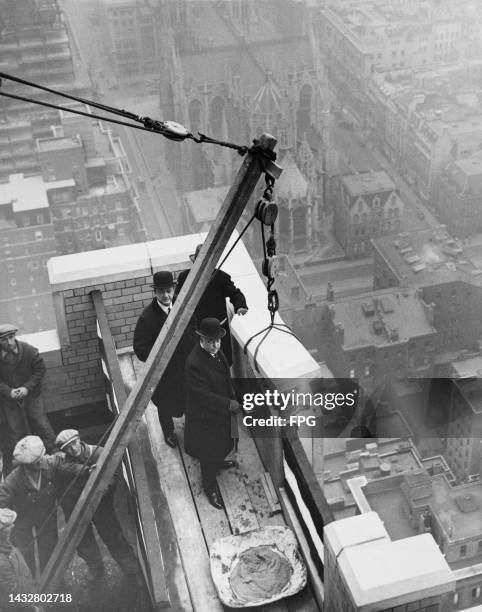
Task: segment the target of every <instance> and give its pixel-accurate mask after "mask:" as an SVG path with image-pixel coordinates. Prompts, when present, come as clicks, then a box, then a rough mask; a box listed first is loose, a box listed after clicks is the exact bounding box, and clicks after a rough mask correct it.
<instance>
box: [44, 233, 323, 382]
mask: <svg viewBox="0 0 482 612" xmlns="http://www.w3.org/2000/svg"><path fill="white" fill-rule="evenodd" d="M206 235H207V234H205V233H203V234H190V235H186V236H178V237H175V238H167V239H163V240H156V241H152V242H145V243H139V244H133V245H127V246H121V247H114V248H110V249H103V250H99V251H89V252H86V253H77V254H73V255H65V256H62V257H54V258H52V259H50V261H49V262H48V272H49V278H50V284H51V288H52V291H53V293H54V301H55V298H56V296H57V297H61V296H62V293H63V292H64V291H69V290H75V289H80V288H85V289H86V291H90V290H92V289H95V288H96V286H98V285H104V284H105V283H112V282H115V281H120V280H131V279H134V278H140V277H148V276H150V275H151V274H152V273H153V272H155V271H157V270H160V269H164V270H166V269H167V270H171V271H172V272H178V271H180V270H183V269H185V268H189V267H190V266H191V263H190V260H189V255H190V254H191V253H193V252H194V249H195V247H196V245H197V244H199V243H200V242H203V241H204V240H205V238H206ZM237 236H238V234H237V233H234V234H233V236H232V237H231V240H230V242H229V243H228V245H227V247H226V251H225V252H227V250H228V249H229V248H230V246H231V245H232V243H233V242H234V240H235V239H236V238H237ZM223 256H224V255H223ZM223 270H225V271H226V272H227V273H228V274H230V275H231V277H232V278H233V281H234V282H235V284H236V285H237V286H238V287H239V288H240V289H241V290H242V291H243V293H244V294H245V295H246V299H247V302H248V307H249V311H248V314H247V315H245V316H242V317H240V316H233V318H232V320H231V331H232V334H233V336H234V338H235V339H236V340H237V342H238V344H239V345H240V346H241V347H244V345H245V344H246V342H247V341H248V340H249V339H250V338H251V337H252V336H253V335H254V334H256V333H257V332H259V331H261V330H262V329H263V328H265V327H266V326H267V325H269V322H270V317H269V312H268V309H267V293H266V287H265V286H264V284H263V282H262V280H261V278H260V276H259V274H258V272H257V270H256V267H255V266H254V264H253V261H252V259H251V257H250V255H249V253H248V251H247V249H246V247H245V246H244V244H243V243H242V242H241V241H240V242H239V243H238V245H237V246H236V247H235V249H234V251H233V252H232V253H231V255H230V256H229V258H228V259H227V261H226V262H225V263H224V264H223ZM276 322H278V323H282V319H281V318H280V317H279V316H277V317H276ZM111 324H112V322H111ZM60 336H61V338H63V334H62V332H60ZM262 337H263V334H261V335H259V336H258V337H257V338H255V339H254V340H253V341H252V342H251V343H250V344H249V347H248V354H249V357H250V362H251V364H252V363H253V359H252V357H253V354H254V351H255V350H256V347H257V346H258V344H259V341H260V340H261V338H262ZM257 363H258V367H259V370H260V374H261V375H262V376H264V377H265V378H269V379H276V378H278V379H282V378H284V379H288V378H291V379H293V378H314V377H319V376H321V375H322V371H321V369H320V366H319V364H318V363H317V362H316V361H315V360H314V359H313V357H312V356H311V355H310V353H309V352H308V351H307V350H306V348H305V347H304V346H303V345H302V344H301V343H300V342H299V341H298V340H297V339H296V338H295V337H294V336H290V335H289V334H286V333H283V332H280V331H277V330H276V329H274V330H273V331H272V332H271V333H270V334H269V336H268V337H267V339H266V340H265V341H264V342H263V344H262V346H261V348H260V350H259V351H258V356H257ZM326 374H327V371H326V368H325V369H324V370H323V375H325V376H326Z"/></svg>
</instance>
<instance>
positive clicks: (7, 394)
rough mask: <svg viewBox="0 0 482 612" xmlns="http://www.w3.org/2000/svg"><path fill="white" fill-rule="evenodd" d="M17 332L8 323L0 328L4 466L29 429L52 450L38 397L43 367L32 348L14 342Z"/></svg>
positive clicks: (51, 437)
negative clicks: (5, 432) (5, 429)
mask: <svg viewBox="0 0 482 612" xmlns="http://www.w3.org/2000/svg"><path fill="white" fill-rule="evenodd" d="M17 331H18V329H17V328H16V327H15V325H11V324H10V323H4V324H3V325H0V412H1V415H2V418H3V420H4V421H5V422H6V424H7V426H8V433H9V443H10V444H9V446H10V448H9V449H8V451H7V458H6V459H7V463H8V462H9V460H10V456H11V452H12V451H13V448H14V446H15V444H16V443H17V442H18V441H19V440H20V438H22V437H23V436H25V435H26V434H28V433H29V429H30V427H31V428H32V429H33V430H34V431H35V433H37V434H38V435H39V436H40V437H41V438H42V440H43V441H44V444H45V446H46V448H47V450H48V451H51V450H53V449H54V448H55V434H54V431H53V429H52V426H51V425H50V423H49V420H48V418H47V416H46V415H45V412H44V409H43V405H42V402H41V399H40V397H39V396H40V386H41V382H42V379H43V377H44V375H45V364H44V361H43V359H42V357H41V356H40V355H39V352H38V350H37V349H36V348H35V347H34V346H32V345H30V344H28V343H27V342H22V341H20V340H17V338H16V337H15V334H16V333H17Z"/></svg>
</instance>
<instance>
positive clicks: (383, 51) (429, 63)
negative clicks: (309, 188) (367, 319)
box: [315, 0, 482, 236]
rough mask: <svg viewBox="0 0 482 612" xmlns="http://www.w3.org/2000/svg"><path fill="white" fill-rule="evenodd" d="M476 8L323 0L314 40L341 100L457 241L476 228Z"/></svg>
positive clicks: (479, 139) (481, 138) (480, 62)
mask: <svg viewBox="0 0 482 612" xmlns="http://www.w3.org/2000/svg"><path fill="white" fill-rule="evenodd" d="M479 13H480V12H479V11H478V9H477V6H476V4H473V5H470V4H468V5H466V4H465V3H456V2H450V1H445V2H424V3H423V4H420V3H416V2H407V3H391V2H385V1H377V0H366V1H363V2H351V1H349V0H347V1H342V2H327V3H325V5H324V7H323V8H322V9H318V10H315V14H316V15H317V28H318V29H317V32H318V36H317V42H318V44H319V48H320V50H321V52H322V54H323V56H324V58H325V62H326V71H327V75H328V76H329V78H330V82H331V84H332V86H333V87H334V88H335V90H336V92H337V97H338V101H339V102H338V104H340V105H343V106H344V107H346V109H347V110H348V111H349V112H350V113H351V116H352V117H353V118H354V121H355V123H356V125H357V130H358V131H359V134H360V137H361V138H362V139H364V140H371V141H372V142H373V143H374V144H375V145H376V146H377V147H378V148H379V149H380V150H382V151H383V152H384V153H385V154H386V156H387V157H388V158H389V159H390V160H391V161H393V162H394V164H395V165H396V166H397V169H399V172H400V173H401V175H402V176H403V177H404V178H405V179H406V180H407V182H408V183H409V184H411V185H412V186H413V187H414V188H415V190H416V191H417V192H418V194H419V196H420V197H421V198H422V200H424V201H425V202H427V203H430V204H431V205H433V206H434V207H435V208H437V209H438V210H439V212H440V216H441V219H442V221H443V222H446V223H448V224H449V226H450V229H451V231H452V232H453V233H454V235H456V236H466V235H469V234H471V233H474V232H478V231H480V230H481V228H482V224H481V221H480V218H479V216H478V214H477V205H476V198H477V196H478V195H479V194H480V188H479V186H478V184H477V176H478V177H480V166H479V161H480V160H479V155H480V153H479V152H480V148H481V146H482V132H481V129H480V128H481V125H482V124H481V115H480V99H481V93H482V92H481V84H482V81H481V74H482V73H481V68H482V45H481V40H480V27H478V24H480V14H479Z"/></svg>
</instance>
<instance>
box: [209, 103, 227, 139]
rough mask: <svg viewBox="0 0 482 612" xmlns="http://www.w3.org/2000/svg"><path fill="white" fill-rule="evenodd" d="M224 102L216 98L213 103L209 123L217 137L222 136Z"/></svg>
mask: <svg viewBox="0 0 482 612" xmlns="http://www.w3.org/2000/svg"><path fill="white" fill-rule="evenodd" d="M223 113H224V100H223V99H222V98H221V97H220V96H216V97H215V98H214V100H213V101H212V102H211V109H210V112H209V121H210V123H211V128H212V130H213V133H214V135H215V136H220V135H221V132H222V129H223Z"/></svg>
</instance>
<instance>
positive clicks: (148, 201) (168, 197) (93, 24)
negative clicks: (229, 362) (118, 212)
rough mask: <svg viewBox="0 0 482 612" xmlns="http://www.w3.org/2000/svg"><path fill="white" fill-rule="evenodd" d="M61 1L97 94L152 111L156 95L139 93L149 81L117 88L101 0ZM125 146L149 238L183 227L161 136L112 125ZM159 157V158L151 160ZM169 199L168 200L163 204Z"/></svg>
mask: <svg viewBox="0 0 482 612" xmlns="http://www.w3.org/2000/svg"><path fill="white" fill-rule="evenodd" d="M60 4H61V7H62V9H63V10H64V12H65V15H66V16H67V19H68V22H69V25H70V29H71V32H72V35H73V38H74V45H73V46H74V47H75V51H76V54H77V55H78V56H79V59H80V61H81V62H82V63H83V65H84V66H85V67H87V70H88V72H89V75H90V78H91V80H92V84H93V88H94V90H96V94H97V99H98V100H99V101H101V102H103V103H104V104H107V105H112V106H114V107H116V108H125V109H126V110H132V111H133V112H136V113H137V114H139V115H143V114H147V113H143V112H142V110H141V108H140V106H141V100H142V106H144V107H145V106H146V99H147V105H148V106H149V108H150V109H151V110H152V111H153V112H152V114H153V115H158V114H159V111H157V113H156V112H155V109H156V107H157V96H155V95H150V96H149V95H147V96H146V95H143V94H144V93H146V92H147V91H148V90H150V89H152V82H151V81H149V80H146V83H145V87H146V92H140V91H139V88H138V87H137V88H136V89H135V90H134V89H132V88H128V87H126V88H122V89H119V87H118V86H117V82H116V78H115V75H114V73H113V66H112V64H111V61H110V58H109V54H108V52H107V48H108V45H107V43H106V42H105V41H104V37H105V31H103V30H102V28H101V27H100V25H98V24H99V15H100V11H101V8H100V4H99V2H98V1H96V0H92V1H89V0H87V1H85V2H78V1H76V0H61V3H60ZM110 129H112V131H113V132H114V133H115V134H117V135H118V136H119V137H120V139H121V141H122V144H123V146H124V149H125V152H126V155H127V158H128V160H129V164H130V167H131V169H132V174H131V175H130V176H129V178H130V180H131V182H132V183H133V184H135V186H136V190H137V192H138V194H139V209H140V214H141V218H142V222H143V225H144V227H145V229H146V232H147V237H148V239H149V240H156V239H159V238H167V237H169V236H173V235H176V234H180V233H182V220H181V213H180V204H179V199H178V197H177V194H176V191H175V187H174V185H173V181H172V178H171V177H170V174H169V172H168V170H167V169H166V168H165V164H164V163H163V145H162V144H158V143H159V142H160V141H161V140H162V137H161V136H159V135H156V134H144V133H142V132H139V131H138V130H134V129H129V128H124V127H116V126H110ZM153 159H156V160H157V164H155V163H153ZM166 202H167V206H166Z"/></svg>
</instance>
